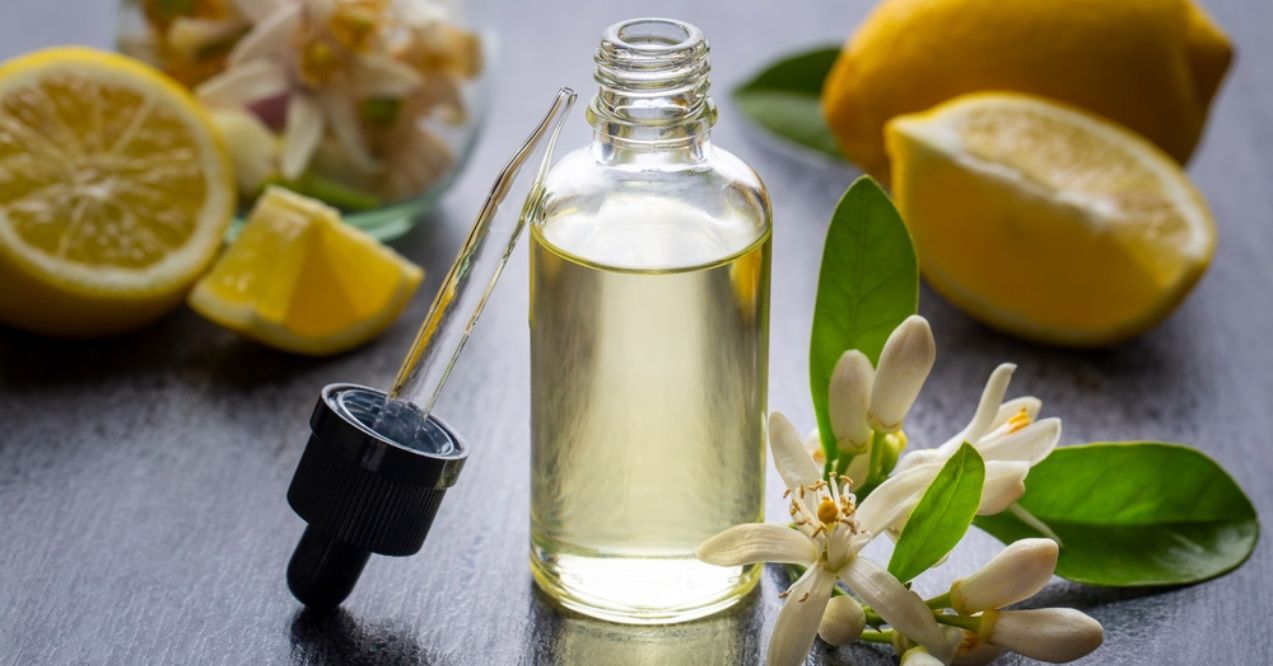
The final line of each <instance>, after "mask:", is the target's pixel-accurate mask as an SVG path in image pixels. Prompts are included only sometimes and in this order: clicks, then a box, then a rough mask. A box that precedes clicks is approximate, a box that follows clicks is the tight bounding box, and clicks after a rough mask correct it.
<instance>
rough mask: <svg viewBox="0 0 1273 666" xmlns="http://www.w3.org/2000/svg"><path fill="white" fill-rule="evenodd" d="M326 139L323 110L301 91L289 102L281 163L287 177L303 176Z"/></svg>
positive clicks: (284, 175)
mask: <svg viewBox="0 0 1273 666" xmlns="http://www.w3.org/2000/svg"><path fill="white" fill-rule="evenodd" d="M322 138H323V112H322V109H320V108H319V107H318V104H317V103H315V102H314V100H313V99H311V98H310V96H309V95H305V94H302V93H297V94H294V95H292V98H291V100H289V101H288V103H287V126H286V128H285V129H284V130H283V151H282V155H281V156H280V159H279V161H280V166H281V168H282V171H283V177H284V178H288V179H295V178H299V177H300V175H301V174H302V173H304V172H305V167H307V166H309V160H310V158H311V157H312V156H313V155H314V149H315V148H317V147H318V143H319V141H321V140H322Z"/></svg>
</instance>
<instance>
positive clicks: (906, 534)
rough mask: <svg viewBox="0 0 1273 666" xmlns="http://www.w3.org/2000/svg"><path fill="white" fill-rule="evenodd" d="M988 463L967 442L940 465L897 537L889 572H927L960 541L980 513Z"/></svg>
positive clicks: (904, 577) (901, 575) (906, 576)
mask: <svg viewBox="0 0 1273 666" xmlns="http://www.w3.org/2000/svg"><path fill="white" fill-rule="evenodd" d="M985 481H986V465H985V463H983V462H982V460H981V455H980V454H978V453H977V449H974V448H973V447H972V445H970V444H968V443H967V442H964V444H963V445H962V446H960V447H959V450H958V451H957V452H955V455H953V456H951V458H950V460H947V461H946V464H945V465H944V466H943V467H942V468H941V472H938V474H937V477H936V478H935V479H933V483H932V485H930V486H928V490H926V491H924V496H923V497H922V498H921V499H920V500H919V504H917V505H916V506H915V510H914V511H912V512H911V517H910V520H908V521H907V522H906V527H905V528H904V529H902V536H900V537H898V539H897V547H896V548H894V549H893V557H892V558H891V559H890V560H889V561H888V571H889V573H891V574H893V575H894V576H895V577H896V578H897V579H898V580H900V581H902V582H903V583H905V582H906V581H908V580H910V579H912V578H914V577H916V576H918V575H920V574H921V573H924V572H925V571H927V570H928V567H931V566H933V565H934V564H936V563H937V562H938V561H939V560H941V558H942V557H945V555H946V553H949V552H950V549H952V548H954V547H955V544H957V543H959V540H960V539H962V538H963V537H964V533H965V532H967V531H968V526H969V525H971V524H972V519H973V518H974V517H975V516H976V515H977V506H978V505H979V504H981V487H982V485H983V484H984V483H985Z"/></svg>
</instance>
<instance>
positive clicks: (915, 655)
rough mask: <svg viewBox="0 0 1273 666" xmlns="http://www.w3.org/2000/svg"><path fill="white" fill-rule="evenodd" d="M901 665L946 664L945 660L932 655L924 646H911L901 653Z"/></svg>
mask: <svg viewBox="0 0 1273 666" xmlns="http://www.w3.org/2000/svg"><path fill="white" fill-rule="evenodd" d="M901 666H946V662H944V661H942V660H940V659H938V658H937V657H934V656H933V655H932V653H931V652H929V651H928V650H927V649H925V648H924V647H922V646H921V647H913V648H911V649H909V650H907V651H906V652H903V653H902V661H901Z"/></svg>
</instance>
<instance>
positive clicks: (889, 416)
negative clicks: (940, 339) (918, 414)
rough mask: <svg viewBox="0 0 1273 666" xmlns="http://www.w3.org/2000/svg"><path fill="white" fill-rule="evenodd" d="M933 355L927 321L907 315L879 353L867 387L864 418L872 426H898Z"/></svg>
mask: <svg viewBox="0 0 1273 666" xmlns="http://www.w3.org/2000/svg"><path fill="white" fill-rule="evenodd" d="M936 358H937V344H936V343H935V342H934V341H933V330H932V328H930V327H929V325H928V320H926V319H924V318H923V317H921V316H919V315H911V316H910V317H907V318H906V320H905V321H903V322H902V323H901V324H899V325H898V327H897V328H896V329H894V330H893V332H892V333H891V334H890V335H889V336H888V340H887V341H886V342H885V343H884V349H883V351H881V352H880V362H879V365H878V366H877V367H876V372H875V381H874V383H873V384H872V386H871V408H870V411H869V413H868V417H867V420H868V422H869V423H870V424H871V428H872V429H874V430H877V431H881V432H894V431H896V430H898V429H900V428H901V427H902V421H903V420H905V418H906V412H908V411H910V408H911V405H913V404H914V403H915V398H917V397H918V396H919V390H920V389H921V388H923V386H924V380H925V379H927V378H928V373H929V371H930V370H932V369H933V361H934V360H935V359H936Z"/></svg>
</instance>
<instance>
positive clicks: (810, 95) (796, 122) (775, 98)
mask: <svg viewBox="0 0 1273 666" xmlns="http://www.w3.org/2000/svg"><path fill="white" fill-rule="evenodd" d="M839 55H840V47H838V46H827V47H821V48H817V49H814V50H811V51H805V52H803V53H797V54H794V55H791V56H788V57H786V58H783V59H782V60H779V61H777V62H775V63H773V64H771V65H770V66H769V67H768V68H766V69H765V70H764V71H762V72H760V73H759V74H757V75H756V77H755V78H753V79H752V80H750V81H748V82H747V83H744V84H743V85H741V86H739V87H738V88H736V89H734V101H735V102H737V103H738V107H739V108H740V109H742V112H743V113H744V114H745V115H746V116H747V117H748V118H751V119H752V120H753V121H755V122H756V123H757V124H758V125H760V126H761V127H763V128H765V129H767V130H769V131H770V132H773V133H774V134H776V135H778V136H779V137H781V138H783V139H786V140H788V141H793V142H795V143H797V144H799V145H801V146H804V147H806V148H812V149H814V150H816V151H818V152H820V153H823V154H825V155H829V156H831V157H834V158H836V159H844V158H843V156H842V155H841V154H840V147H839V145H838V144H836V141H835V137H834V136H832V135H831V130H829V129H827V124H826V121H824V120H823V119H822V103H821V101H820V97H821V95H822V81H823V80H825V79H826V77H827V73H828V72H830V71H831V65H832V64H833V63H834V62H835V59H836V57H837V56H839Z"/></svg>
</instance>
